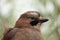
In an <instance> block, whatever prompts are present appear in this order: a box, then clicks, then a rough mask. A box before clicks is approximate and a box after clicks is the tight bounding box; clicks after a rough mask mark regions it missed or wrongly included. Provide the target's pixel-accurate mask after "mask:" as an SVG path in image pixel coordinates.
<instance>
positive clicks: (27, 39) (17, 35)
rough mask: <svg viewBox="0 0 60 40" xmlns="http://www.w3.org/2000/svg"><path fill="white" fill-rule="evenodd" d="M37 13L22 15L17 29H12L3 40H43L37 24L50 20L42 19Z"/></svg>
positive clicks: (16, 25)
mask: <svg viewBox="0 0 60 40" xmlns="http://www.w3.org/2000/svg"><path fill="white" fill-rule="evenodd" d="M40 17H41V15H40V13H39V12H36V11H28V12H26V13H24V14H22V15H21V17H20V18H19V19H18V20H17V22H16V24H15V27H14V28H10V29H9V30H8V31H7V32H6V33H5V34H4V36H3V38H2V40H43V38H42V35H41V32H40V30H39V27H37V26H36V25H37V24H40V25H41V24H42V23H44V22H46V21H48V19H42V18H40Z"/></svg>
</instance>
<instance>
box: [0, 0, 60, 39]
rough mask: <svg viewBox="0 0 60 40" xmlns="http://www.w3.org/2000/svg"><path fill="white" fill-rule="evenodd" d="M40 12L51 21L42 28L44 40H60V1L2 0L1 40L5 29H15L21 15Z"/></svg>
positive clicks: (0, 11)
mask: <svg viewBox="0 0 60 40" xmlns="http://www.w3.org/2000/svg"><path fill="white" fill-rule="evenodd" d="M29 10H34V11H38V12H40V13H41V14H42V15H43V16H44V17H45V18H48V19H49V21H48V22H46V23H44V24H43V25H42V27H41V31H42V33H43V37H44V40H60V0H0V39H1V38H2V36H3V30H4V28H5V27H14V25H15V22H16V20H17V19H18V18H19V17H20V15H21V14H22V13H23V12H25V11H29Z"/></svg>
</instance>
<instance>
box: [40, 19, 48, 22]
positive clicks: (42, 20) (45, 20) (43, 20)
mask: <svg viewBox="0 0 60 40" xmlns="http://www.w3.org/2000/svg"><path fill="white" fill-rule="evenodd" d="M47 21H48V19H40V20H39V22H41V23H44V22H47Z"/></svg>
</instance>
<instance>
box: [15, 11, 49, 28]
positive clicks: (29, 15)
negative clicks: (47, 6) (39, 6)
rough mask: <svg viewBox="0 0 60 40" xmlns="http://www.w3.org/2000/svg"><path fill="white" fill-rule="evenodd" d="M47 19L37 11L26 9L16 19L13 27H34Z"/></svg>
mask: <svg viewBox="0 0 60 40" xmlns="http://www.w3.org/2000/svg"><path fill="white" fill-rule="evenodd" d="M47 21H48V19H44V18H43V17H42V16H41V14H40V13H39V12H37V11H28V12H25V13H24V14H22V15H21V17H20V18H19V19H18V20H17V22H16V25H15V27H34V26H36V25H37V24H39V25H41V24H42V23H44V22H47Z"/></svg>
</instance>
